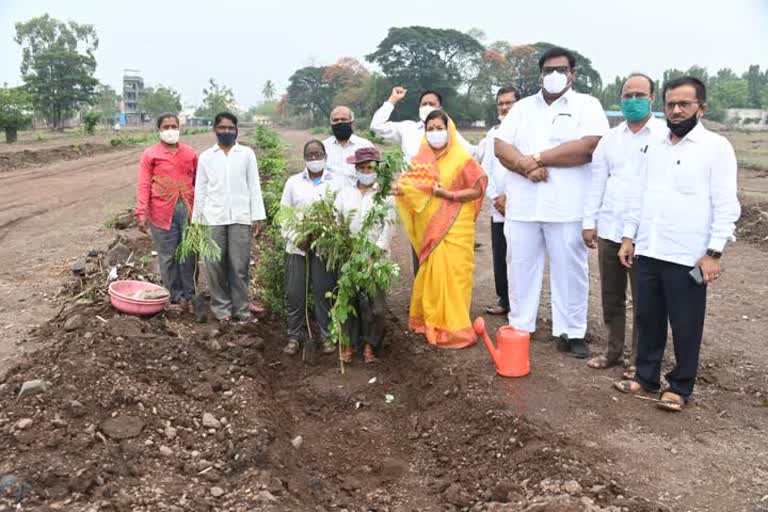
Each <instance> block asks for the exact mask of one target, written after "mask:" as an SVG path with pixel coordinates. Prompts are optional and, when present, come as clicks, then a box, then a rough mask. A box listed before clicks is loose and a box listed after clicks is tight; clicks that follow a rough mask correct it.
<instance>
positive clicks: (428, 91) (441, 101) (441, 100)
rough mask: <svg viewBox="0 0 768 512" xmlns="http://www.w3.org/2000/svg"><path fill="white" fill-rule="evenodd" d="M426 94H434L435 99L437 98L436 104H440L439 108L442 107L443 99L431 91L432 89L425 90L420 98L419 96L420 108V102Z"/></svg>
mask: <svg viewBox="0 0 768 512" xmlns="http://www.w3.org/2000/svg"><path fill="white" fill-rule="evenodd" d="M427 94H434V95H435V97H436V98H437V101H438V103H440V106H441V107H442V106H443V97H442V96H441V95H440V93H439V92H437V91H433V90H432V89H427V90H426V91H424V92H422V93H421V96H419V106H421V100H423V99H424V96H426V95H427Z"/></svg>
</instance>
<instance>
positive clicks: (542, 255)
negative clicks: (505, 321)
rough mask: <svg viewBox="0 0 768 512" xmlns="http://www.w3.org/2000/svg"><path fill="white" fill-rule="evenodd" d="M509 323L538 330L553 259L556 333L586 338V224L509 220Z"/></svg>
mask: <svg viewBox="0 0 768 512" xmlns="http://www.w3.org/2000/svg"><path fill="white" fill-rule="evenodd" d="M504 236H505V237H506V239H507V278H508V281H509V324H510V325H511V326H512V327H514V328H515V329H519V330H521V331H527V332H534V331H535V330H536V316H537V315H538V312H539V301H540V300H541V287H542V282H543V280H544V264H545V260H546V258H547V257H549V267H550V268H549V278H550V279H549V282H550V284H549V286H550V289H551V291H552V334H553V335H554V336H560V335H561V334H567V335H568V337H569V338H584V335H585V334H586V332H587V305H588V303H589V263H588V257H589V250H588V249H587V246H586V245H585V244H584V241H583V240H582V237H581V221H577V222H519V221H510V220H508V221H506V222H505V223H504Z"/></svg>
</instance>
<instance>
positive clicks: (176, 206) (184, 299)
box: [136, 114, 197, 311]
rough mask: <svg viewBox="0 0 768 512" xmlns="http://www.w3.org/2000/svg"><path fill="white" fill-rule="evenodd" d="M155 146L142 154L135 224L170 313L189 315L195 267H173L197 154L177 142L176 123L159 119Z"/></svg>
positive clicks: (192, 191) (166, 117)
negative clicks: (146, 237) (147, 239)
mask: <svg viewBox="0 0 768 512" xmlns="http://www.w3.org/2000/svg"><path fill="white" fill-rule="evenodd" d="M157 129H158V132H159V136H160V142H158V143H157V144H154V145H152V146H150V147H148V148H147V149H145V150H144V154H142V155H141V164H140V166H139V183H138V186H137V188H136V219H137V220H138V223H139V229H141V230H142V231H144V232H146V231H147V227H149V231H150V233H151V235H152V239H153V240H154V242H155V250H156V251H157V253H158V258H159V260H160V277H161V279H162V280H163V285H164V286H165V287H166V288H168V290H169V291H170V292H171V304H172V308H174V309H176V310H184V309H187V308H189V309H190V311H191V309H192V305H191V299H192V298H193V297H194V295H195V283H194V269H195V261H194V259H192V258H188V259H187V261H186V262H185V263H179V262H178V261H176V257H175V256H176V248H177V247H178V245H179V244H180V243H181V238H182V235H183V234H184V227H185V226H186V225H187V222H188V221H189V216H190V215H191V214H192V205H193V201H194V194H195V174H196V172H197V153H196V152H195V150H194V149H192V148H191V147H189V146H187V145H186V144H181V143H180V142H179V118H178V117H177V116H176V115H175V114H162V115H161V116H160V117H159V118H158V119H157Z"/></svg>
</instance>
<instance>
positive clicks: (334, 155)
mask: <svg viewBox="0 0 768 512" xmlns="http://www.w3.org/2000/svg"><path fill="white" fill-rule="evenodd" d="M354 122H355V114H354V112H352V110H351V109H349V107H345V106H338V107H336V108H334V109H333V110H332V111H331V131H332V132H333V135H332V136H330V137H328V138H327V139H325V140H324V141H323V145H324V146H325V150H326V152H327V153H328V161H327V168H328V170H330V171H331V172H333V173H335V174H336V175H338V176H339V177H343V178H345V179H346V180H347V181H348V182H349V184H350V185H354V184H355V183H356V182H357V180H356V178H355V166H354V165H353V164H350V163H349V162H347V159H349V157H351V156H353V155H354V154H355V151H357V150H358V149H360V148H371V147H373V143H371V141H369V140H366V139H364V138H362V137H358V136H357V135H355V134H354V133H353V131H354Z"/></svg>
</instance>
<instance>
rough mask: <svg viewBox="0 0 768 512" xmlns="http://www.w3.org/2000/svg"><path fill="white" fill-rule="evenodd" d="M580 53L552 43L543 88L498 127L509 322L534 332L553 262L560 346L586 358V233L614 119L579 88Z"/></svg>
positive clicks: (541, 64)
mask: <svg viewBox="0 0 768 512" xmlns="http://www.w3.org/2000/svg"><path fill="white" fill-rule="evenodd" d="M575 68H576V58H575V57H574V55H573V53H571V52H570V51H568V50H566V49H564V48H557V47H555V48H551V49H550V50H547V51H546V52H544V54H543V55H542V56H541V58H540V59H539V71H540V73H541V74H540V77H541V81H542V90H541V91H540V92H538V93H537V94H534V95H533V96H529V97H527V98H523V99H522V100H520V101H518V102H517V103H516V104H515V108H513V109H512V111H511V112H510V113H509V115H507V117H505V118H504V121H503V122H502V123H501V127H500V128H499V130H498V132H497V133H496V143H495V150H496V157H497V158H498V159H499V161H500V162H501V163H502V165H503V166H504V167H506V168H507V169H508V170H509V171H510V172H509V173H508V177H507V187H506V192H507V194H506V196H507V199H506V208H505V213H506V214H505V222H504V234H505V236H506V239H507V274H508V276H509V306H510V309H509V315H508V317H509V323H510V325H512V326H513V327H514V328H516V329H519V330H522V331H527V332H533V331H535V330H536V317H537V314H538V310H539V300H540V296H541V288H542V281H543V277H544V264H545V261H546V259H547V257H548V258H549V262H550V288H551V290H552V333H553V335H554V336H555V337H556V338H557V348H558V350H560V351H562V352H570V353H571V355H573V356H574V357H579V358H585V357H587V356H588V355H589V350H588V348H587V346H586V345H585V343H584V336H585V334H586V331H587V305H588V299H589V267H588V265H587V258H588V256H589V251H588V249H587V247H586V246H585V245H584V242H583V240H582V236H581V228H582V218H583V216H584V200H585V198H586V194H587V190H588V188H589V183H590V161H591V160H592V152H593V151H594V149H595V146H597V143H598V141H599V140H600V137H602V136H603V134H605V133H606V132H607V131H608V119H607V118H606V117H605V112H604V111H603V108H602V106H601V105H600V102H599V101H598V100H597V99H596V98H594V97H592V96H589V95H587V94H581V93H578V92H576V91H574V90H573V87H572V86H573V82H574V79H575V77H576V69H575Z"/></svg>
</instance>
